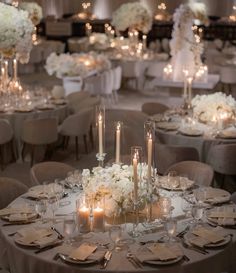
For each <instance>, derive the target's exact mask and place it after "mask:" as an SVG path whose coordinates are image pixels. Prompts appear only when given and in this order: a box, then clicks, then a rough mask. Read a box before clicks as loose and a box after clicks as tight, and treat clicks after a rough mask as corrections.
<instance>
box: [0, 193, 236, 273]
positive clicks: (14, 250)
mask: <svg viewBox="0 0 236 273" xmlns="http://www.w3.org/2000/svg"><path fill="white" fill-rule="evenodd" d="M77 198H78V194H73V195H71V196H70V197H68V200H70V201H71V204H70V205H68V206H65V207H63V208H61V209H59V210H58V211H57V212H56V213H65V212H71V211H73V210H74V209H75V200H76V199H77ZM178 200H179V199H178V198H177V199H176V201H174V206H179V207H180V204H179V201H178ZM63 201H67V200H66V199H63ZM172 201H173V200H172ZM25 202H26V199H23V198H18V199H16V200H15V201H14V203H15V204H23V203H25ZM27 202H29V201H27ZM30 202H33V201H30ZM61 219H63V217H61ZM3 223H4V222H3V221H2V220H1V221H0V243H1V248H0V258H1V259H0V263H1V262H2V263H3V262H4V264H5V265H9V266H10V270H11V273H45V272H50V273H64V272H67V273H76V272H81V273H83V272H86V273H88V272H91V273H92V272H93V273H94V272H101V271H104V272H109V273H115V272H120V273H121V272H122V273H124V272H145V273H148V272H161V273H162V272H163V273H199V272H201V273H209V272H210V273H222V272H228V273H235V268H236V259H235V250H236V243H235V240H236V230H230V233H232V234H233V238H232V242H231V243H229V244H228V245H227V246H225V247H222V248H218V249H212V250H210V249H209V254H207V255H203V254H199V253H197V252H194V251H192V250H188V249H185V248H184V249H183V251H184V253H185V254H186V255H187V256H188V257H189V258H190V261H189V262H185V261H183V262H179V263H177V264H175V265H170V266H149V265H144V266H143V269H136V268H134V267H133V265H132V264H131V263H130V262H129V261H128V260H127V259H126V257H125V256H126V251H127V250H123V251H121V252H114V251H113V256H112V259H111V261H110V262H109V264H108V266H107V268H106V269H105V270H101V269H100V265H99V264H96V265H91V266H79V265H70V264H65V263H63V262H62V261H61V260H57V261H53V257H54V255H55V254H56V253H57V249H56V248H54V249H51V250H48V251H45V252H42V253H40V254H34V250H33V249H30V248H24V247H20V246H18V245H16V244H15V242H14V239H13V237H10V236H8V234H10V233H12V232H15V231H16V230H17V229H19V228H20V227H21V226H5V227H3V226H2V225H3ZM56 227H57V228H58V230H60V231H61V230H62V223H58V224H57V225H56ZM145 237H146V239H156V238H157V237H158V233H153V234H148V235H145ZM145 237H144V238H145ZM159 237H160V236H159ZM142 239H143V238H142ZM139 240H140V239H139Z"/></svg>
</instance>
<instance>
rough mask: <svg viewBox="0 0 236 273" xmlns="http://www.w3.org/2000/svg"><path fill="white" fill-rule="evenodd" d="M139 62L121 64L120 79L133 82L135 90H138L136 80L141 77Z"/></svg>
mask: <svg viewBox="0 0 236 273" xmlns="http://www.w3.org/2000/svg"><path fill="white" fill-rule="evenodd" d="M141 64H142V63H141V62H140V61H124V62H122V63H121V69H122V77H123V78H124V80H125V81H129V80H133V81H135V87H136V90H138V79H139V77H140V76H141Z"/></svg>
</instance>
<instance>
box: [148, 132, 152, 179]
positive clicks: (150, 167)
mask: <svg viewBox="0 0 236 273" xmlns="http://www.w3.org/2000/svg"><path fill="white" fill-rule="evenodd" d="M147 139H148V140H147V146H148V179H149V180H151V177H152V135H151V134H149V135H147Z"/></svg>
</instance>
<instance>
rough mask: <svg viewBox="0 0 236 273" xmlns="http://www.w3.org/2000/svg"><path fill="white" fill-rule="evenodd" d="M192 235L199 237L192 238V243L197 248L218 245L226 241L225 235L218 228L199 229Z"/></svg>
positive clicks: (190, 239)
mask: <svg viewBox="0 0 236 273" xmlns="http://www.w3.org/2000/svg"><path fill="white" fill-rule="evenodd" d="M192 234H194V235H196V236H197V237H190V238H189V241H190V243H192V244H194V245H197V246H201V247H202V246H204V245H207V244H209V243H213V244H214V243H218V242H221V241H223V240H224V235H225V234H223V233H222V231H221V230H220V229H218V228H205V227H197V228H195V229H194V230H193V231H192Z"/></svg>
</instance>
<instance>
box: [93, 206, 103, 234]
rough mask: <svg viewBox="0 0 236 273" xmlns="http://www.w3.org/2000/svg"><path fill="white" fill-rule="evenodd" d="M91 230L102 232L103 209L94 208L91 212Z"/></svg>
mask: <svg viewBox="0 0 236 273" xmlns="http://www.w3.org/2000/svg"><path fill="white" fill-rule="evenodd" d="M93 230H95V231H103V230H104V209H102V208H100V207H96V208H95V209H94V210H93Z"/></svg>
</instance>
